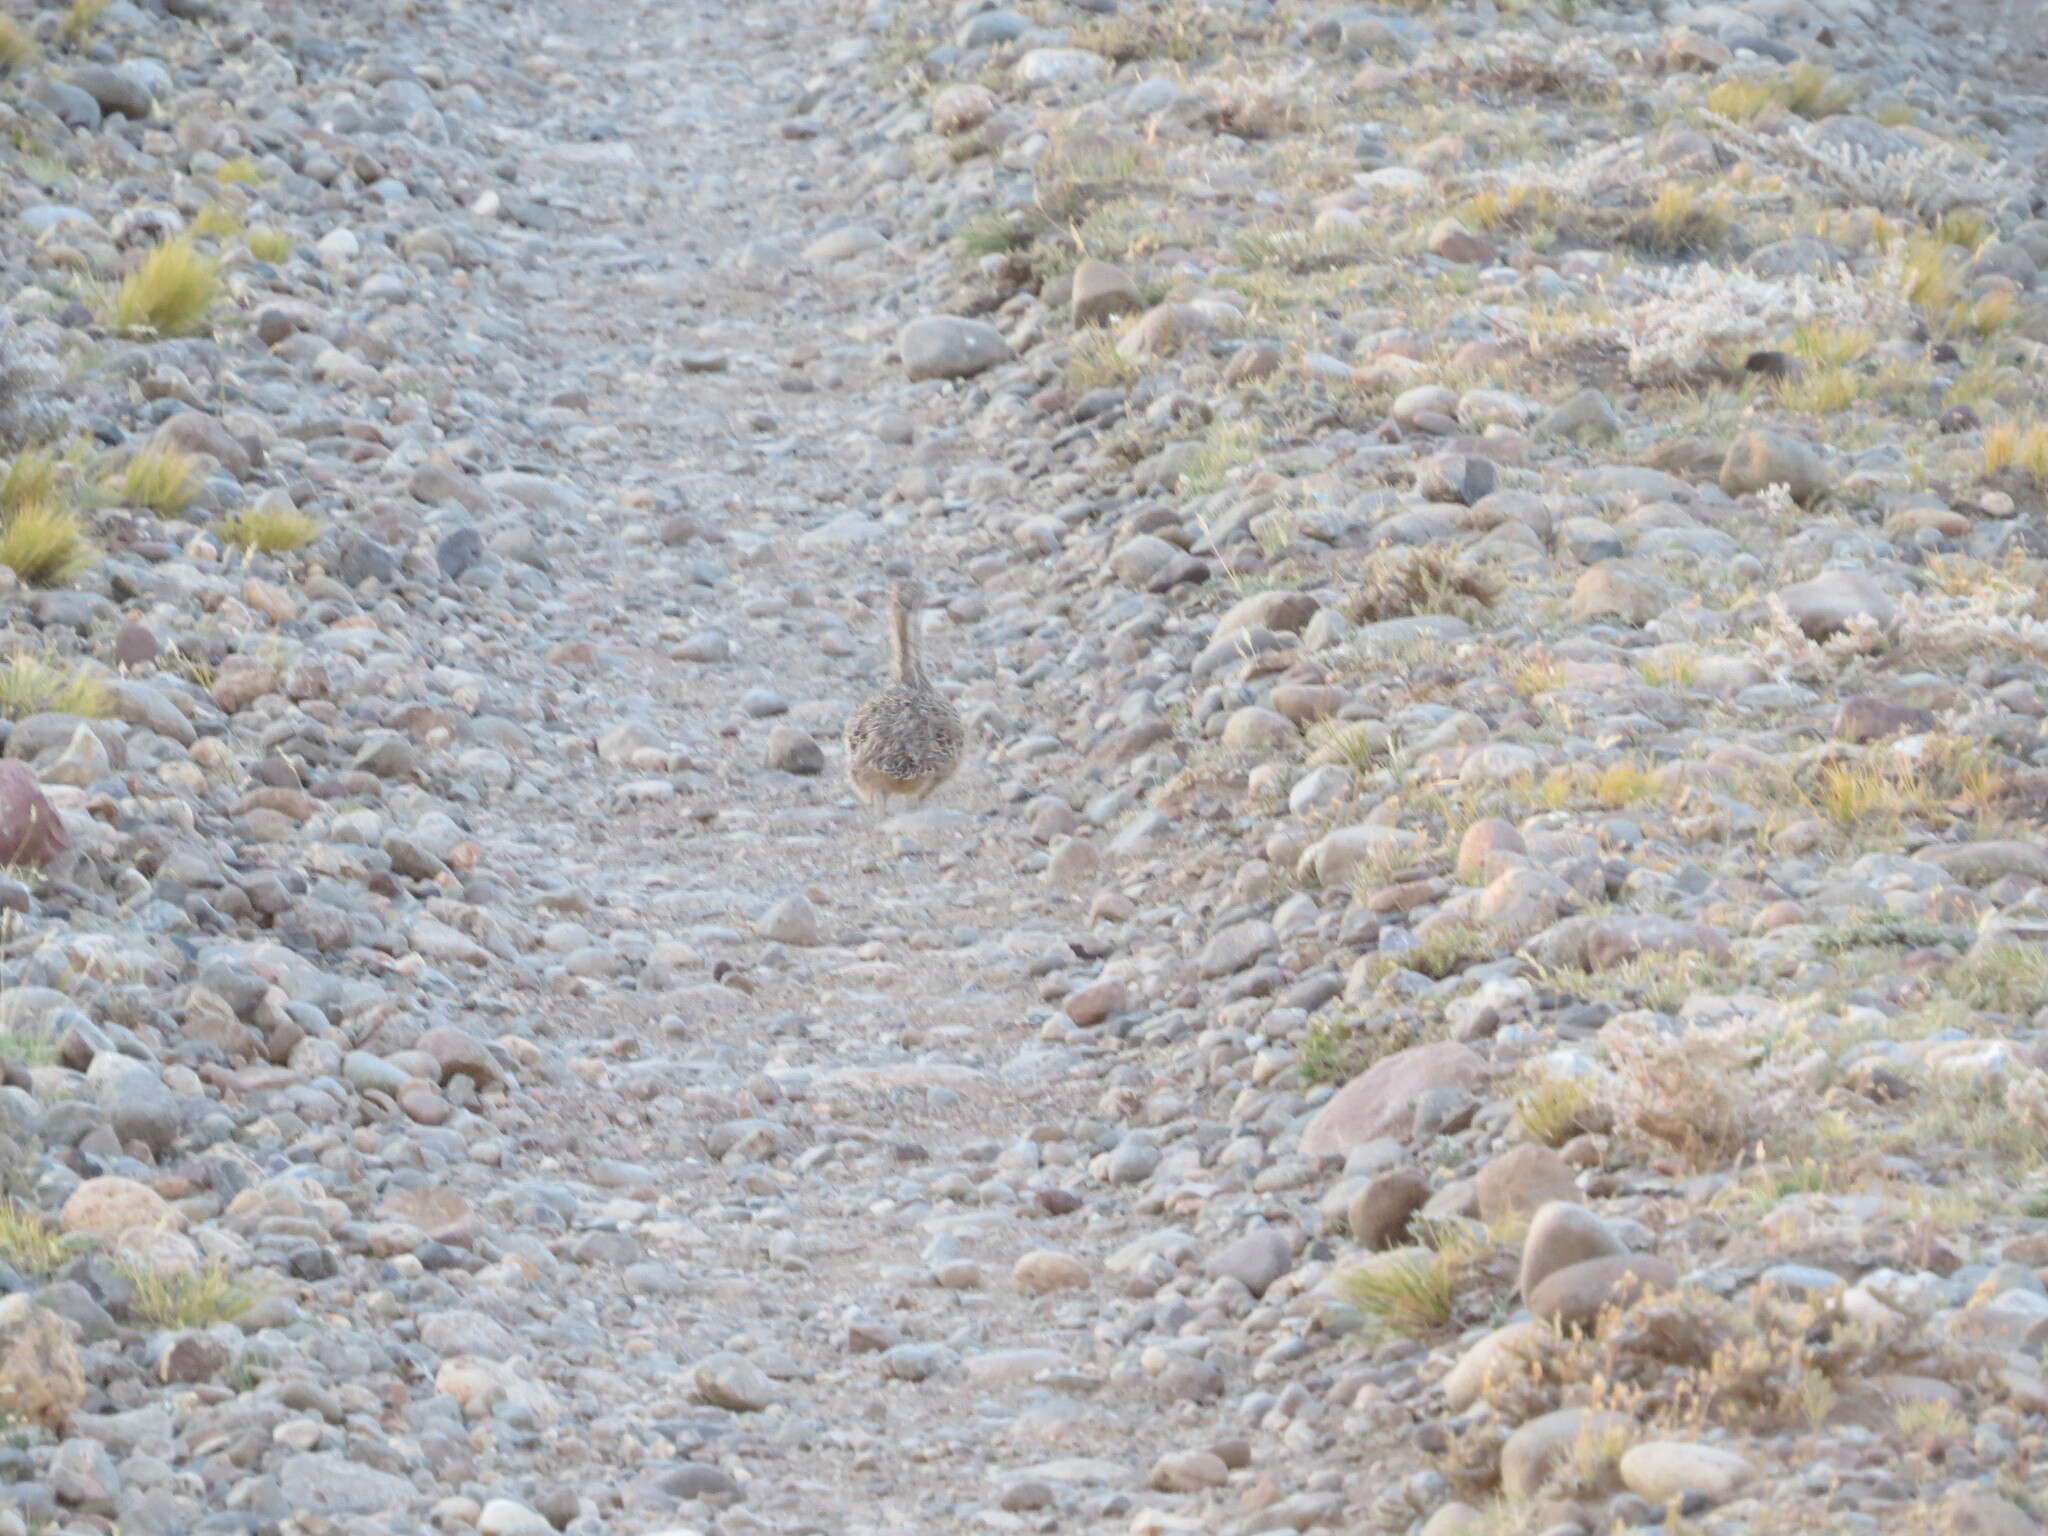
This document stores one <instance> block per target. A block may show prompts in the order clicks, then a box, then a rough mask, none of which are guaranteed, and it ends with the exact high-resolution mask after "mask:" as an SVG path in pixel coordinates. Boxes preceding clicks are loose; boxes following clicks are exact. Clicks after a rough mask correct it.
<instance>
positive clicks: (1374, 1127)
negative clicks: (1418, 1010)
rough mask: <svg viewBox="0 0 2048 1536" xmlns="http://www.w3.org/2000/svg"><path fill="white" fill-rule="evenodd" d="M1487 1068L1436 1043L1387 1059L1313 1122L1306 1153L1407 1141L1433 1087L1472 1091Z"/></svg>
mask: <svg viewBox="0 0 2048 1536" xmlns="http://www.w3.org/2000/svg"><path fill="white" fill-rule="evenodd" d="M1485 1073H1486V1066H1485V1063H1484V1062H1482V1061H1481V1060H1480V1059H1479V1058H1478V1057H1477V1056H1475V1055H1474V1054H1473V1053H1472V1052H1470V1051H1468V1050H1467V1049H1465V1047H1464V1046H1462V1045H1457V1044H1454V1043H1452V1042H1450V1041H1435V1042H1432V1043H1430V1044H1428V1045H1412V1046H1410V1047H1409V1048H1408V1049H1407V1050H1405V1051H1396V1052H1395V1053H1394V1054H1393V1055H1391V1056H1387V1057H1383V1058H1382V1059H1381V1060H1379V1061H1377V1062H1375V1063H1374V1064H1373V1065H1372V1066H1371V1067H1369V1068H1367V1069H1366V1070H1365V1071H1364V1072H1362V1073H1360V1074H1359V1075H1358V1076H1357V1077H1354V1078H1353V1079H1352V1080H1351V1081H1350V1082H1348V1083H1346V1084H1345V1085H1344V1086H1343V1087H1342V1088H1340V1089H1339V1090H1338V1091H1337V1095H1336V1097H1334V1098H1333V1099H1331V1100H1330V1101H1329V1103H1327V1104H1325V1105H1324V1106H1323V1107H1322V1108H1321V1109H1319V1110H1317V1111H1316V1116H1315V1118H1314V1119H1313V1120H1311V1121H1310V1122H1309V1126H1308V1129H1307V1131H1305V1132H1304V1133H1303V1134H1302V1138H1301V1150H1302V1151H1303V1152H1305V1153H1307V1154H1308V1155H1309V1156H1311V1157H1322V1156H1327V1155H1331V1154H1336V1155H1342V1154H1343V1153H1345V1152H1348V1151H1349V1150H1350V1149H1351V1148H1353V1147H1355V1146H1358V1145H1359V1144H1361V1143H1362V1142H1368V1141H1372V1140H1375V1139H1376V1138H1378V1137H1381V1136H1400V1137H1405V1136H1406V1135H1407V1133H1408V1130H1409V1126H1410V1122H1411V1121H1412V1119H1413V1117H1414V1114H1415V1101H1416V1099H1417V1098H1419V1097H1420V1096H1421V1095H1423V1094H1425V1093H1428V1092H1429V1091H1430V1090H1431V1089H1433V1088H1471V1087H1473V1086H1474V1085H1475V1084H1477V1083H1478V1082H1479V1080H1480V1079H1481V1078H1482V1077H1484V1076H1485Z"/></svg>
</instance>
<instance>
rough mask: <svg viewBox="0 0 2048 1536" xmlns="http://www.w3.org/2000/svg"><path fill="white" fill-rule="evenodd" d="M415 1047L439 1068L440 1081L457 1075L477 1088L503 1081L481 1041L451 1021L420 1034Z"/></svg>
mask: <svg viewBox="0 0 2048 1536" xmlns="http://www.w3.org/2000/svg"><path fill="white" fill-rule="evenodd" d="M419 1049H420V1050H423V1051H425V1052H426V1053H427V1054H428V1055H429V1056H431V1057H433V1058H434V1063H435V1065H436V1066H438V1067H440V1069H441V1081H442V1082H443V1083H445V1082H447V1081H448V1079H449V1078H451V1077H454V1076H456V1075H458V1074H460V1075H461V1076H463V1077H466V1078H468V1079H469V1080H470V1081H471V1082H473V1083H475V1084H476V1085H477V1086H478V1087H479V1088H486V1087H489V1086H490V1085H491V1084H493V1083H496V1082H499V1081H502V1080H503V1077H504V1073H502V1072H501V1071H500V1070H499V1068H498V1063H497V1061H496V1060H495V1059H494V1058H493V1057H492V1055H491V1053H490V1051H489V1049H488V1048H486V1046H485V1045H484V1043H483V1042H482V1041H481V1040H479V1039H477V1038H476V1036H474V1035H472V1034H470V1033H469V1032H468V1031H466V1030H462V1029H458V1028H457V1027H456V1026H455V1025H453V1024H437V1025H436V1026H435V1027H434V1028H432V1029H430V1030H428V1031H427V1032H426V1033H425V1034H423V1035H421V1036H420V1038H419Z"/></svg>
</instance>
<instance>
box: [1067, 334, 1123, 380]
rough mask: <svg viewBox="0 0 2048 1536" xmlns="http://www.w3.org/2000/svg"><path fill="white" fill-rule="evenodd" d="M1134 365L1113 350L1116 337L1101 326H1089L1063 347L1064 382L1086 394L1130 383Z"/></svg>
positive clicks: (1120, 353)
mask: <svg viewBox="0 0 2048 1536" xmlns="http://www.w3.org/2000/svg"><path fill="white" fill-rule="evenodd" d="M1137 377H1138V365H1137V364H1136V363H1134V362H1132V361H1131V360H1130V359H1129V358H1128V357H1125V356H1124V355H1123V353H1122V352H1120V351H1118V350H1117V345H1116V336H1115V334H1114V333H1113V332H1111V331H1108V330H1106V329H1104V328H1102V327H1101V326H1090V327H1089V328H1088V329H1087V330H1085V331H1082V332H1080V333H1079V334H1078V335H1076V336H1075V337H1074V341H1073V345H1072V346H1070V347H1069V348H1068V349H1067V384H1068V386H1069V387H1070V388H1072V389H1076V390H1079V391H1081V392H1082V393H1084V394H1085V393H1086V392H1087V391H1089V390H1091V389H1108V388H1111V387H1121V386H1123V385H1127V384H1130V383H1132V382H1133V381H1134V380H1136V378H1137Z"/></svg>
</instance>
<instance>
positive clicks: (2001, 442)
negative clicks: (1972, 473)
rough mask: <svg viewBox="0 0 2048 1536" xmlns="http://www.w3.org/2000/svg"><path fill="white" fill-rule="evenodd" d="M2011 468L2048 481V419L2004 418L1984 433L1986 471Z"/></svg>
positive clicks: (2037, 480) (2039, 482) (2040, 481)
mask: <svg viewBox="0 0 2048 1536" xmlns="http://www.w3.org/2000/svg"><path fill="white" fill-rule="evenodd" d="M2009 469H2010V470H2017V471H2018V472H2019V473H2020V474H2022V475H2025V476H2026V477H2027V478H2028V479H2029V480H2031V481H2033V483H2034V484H2035V485H2048V422H2040V421H2001V422H2000V423H1999V424H1998V425H1997V426H1995V427H1993V428H1991V430H1990V431H1988V432H1986V433H1985V434H1984V473H1985V474H1987V475H1995V474H1999V473H2000V472H2002V471H2004V470H2009Z"/></svg>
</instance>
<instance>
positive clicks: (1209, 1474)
mask: <svg viewBox="0 0 2048 1536" xmlns="http://www.w3.org/2000/svg"><path fill="white" fill-rule="evenodd" d="M1229 1481H1230V1468H1228V1467H1226V1466H1225V1465H1224V1464H1223V1458H1222V1457H1221V1456H1218V1455H1216V1454H1215V1453H1214V1452H1211V1451H1168V1452H1167V1453H1166V1454H1165V1455H1164V1456H1161V1457H1160V1458H1159V1459H1158V1460H1157V1461H1155V1462H1154V1463H1153V1464H1152V1477H1151V1483H1152V1486H1153V1487H1154V1488H1157V1489H1158V1490H1159V1491H1160V1492H1162V1493H1199V1492H1201V1491H1202V1490H1203V1489H1204V1488H1221V1487H1222V1486H1223V1485H1224V1484H1225V1483H1227V1482H1229Z"/></svg>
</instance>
